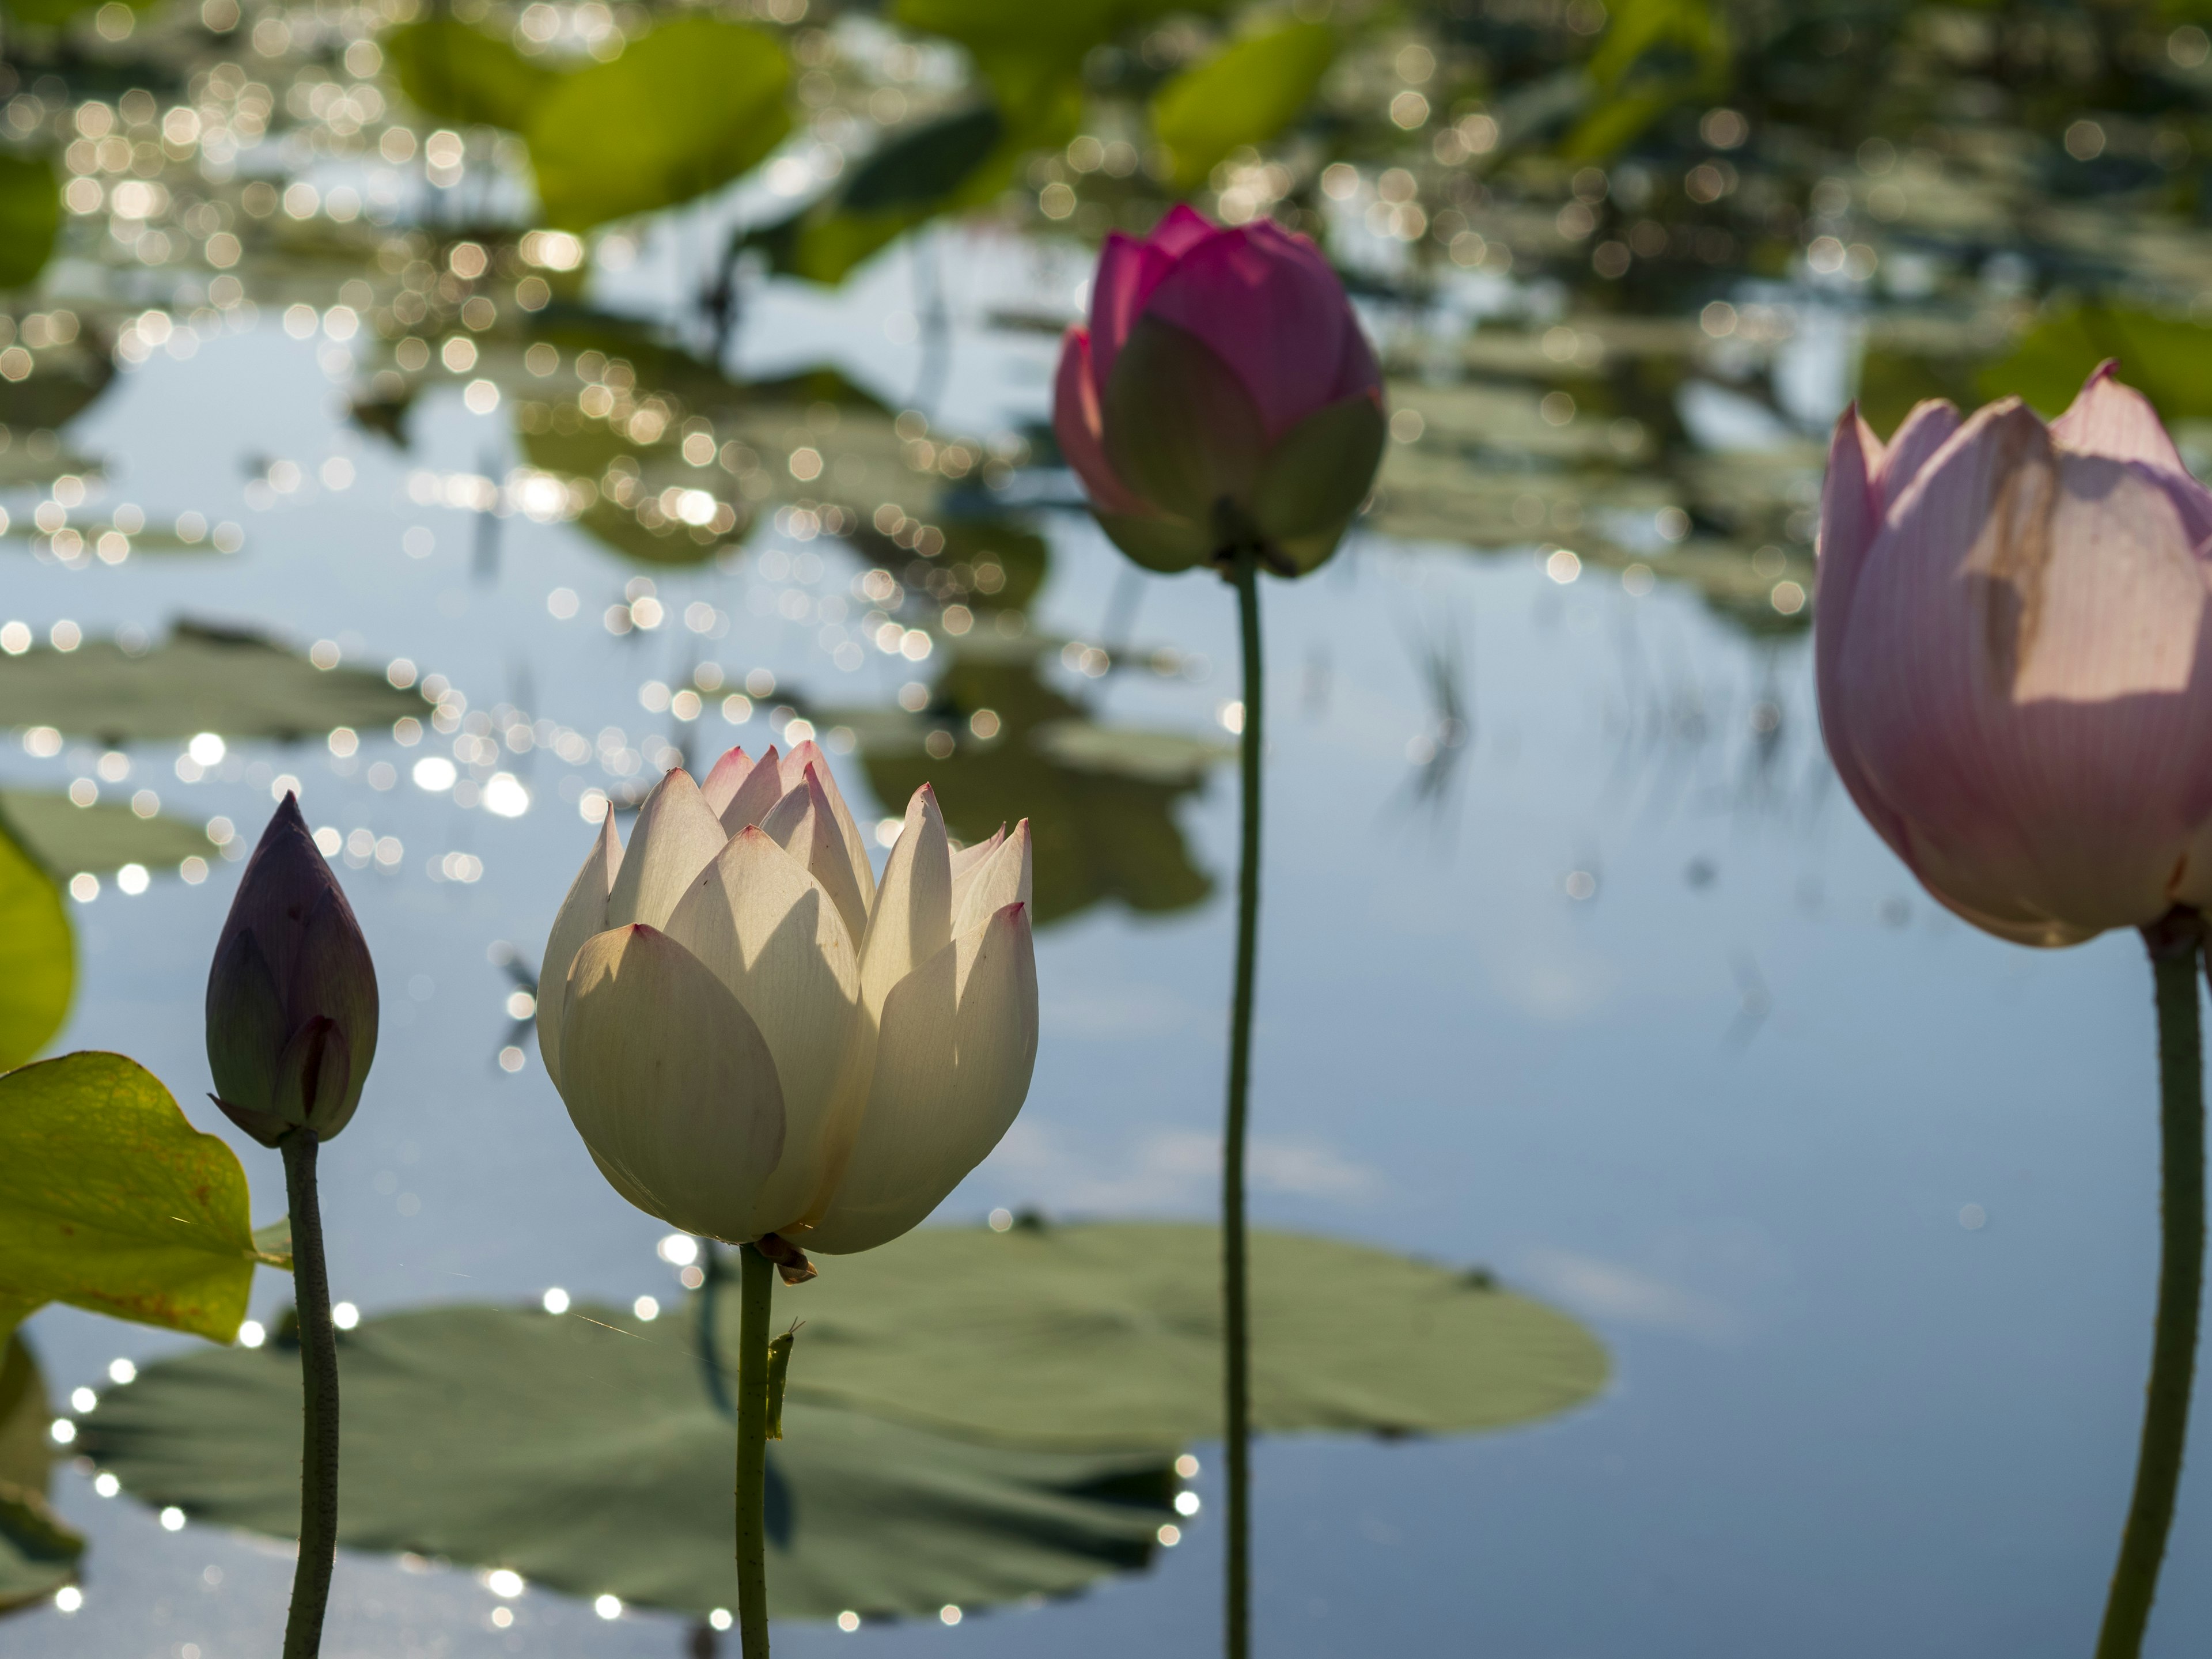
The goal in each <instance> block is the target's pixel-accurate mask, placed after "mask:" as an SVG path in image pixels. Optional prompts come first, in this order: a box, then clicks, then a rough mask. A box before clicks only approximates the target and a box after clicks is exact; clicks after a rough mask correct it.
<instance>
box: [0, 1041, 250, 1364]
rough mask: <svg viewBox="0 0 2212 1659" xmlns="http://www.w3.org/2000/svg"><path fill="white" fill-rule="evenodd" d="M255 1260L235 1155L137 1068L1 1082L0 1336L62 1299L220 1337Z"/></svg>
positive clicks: (100, 1067)
mask: <svg viewBox="0 0 2212 1659" xmlns="http://www.w3.org/2000/svg"><path fill="white" fill-rule="evenodd" d="M255 1255H256V1250H255V1245H254V1242H253V1234H252V1224H251V1223H250V1222H249V1221H248V1220H247V1218H246V1172H245V1171H244V1170H241V1169H240V1167H239V1163H238V1158H237V1155H236V1154H235V1153H234V1152H232V1151H231V1150H230V1148H229V1147H228V1146H226V1145H225V1144H224V1143H223V1142H222V1141H221V1140H219V1139H216V1137H215V1136H213V1135H209V1134H202V1133H200V1132H199V1131H198V1130H197V1129H195V1128H193V1127H192V1126H191V1124H190V1123H189V1122H187V1121H185V1115H184V1113H183V1112H181V1111H179V1109H178V1108H177V1103H176V1102H175V1101H174V1100H173V1099H172V1098H171V1097H170V1095H169V1091H167V1089H165V1088H163V1087H162V1086H161V1079H159V1078H156V1077H155V1075H154V1074H153V1073H151V1072H149V1071H148V1070H146V1068H145V1067H144V1066H140V1065H139V1064H138V1063H137V1061H136V1060H127V1059H125V1057H124V1056H123V1055H121V1054H100V1053H96V1052H92V1053H84V1054H64V1055H63V1056H62V1057H61V1058H60V1059H58V1060H46V1061H43V1062H41V1063H40V1064H39V1065H36V1066H24V1067H23V1068H21V1070H20V1071H15V1072H10V1073H8V1074H7V1075H6V1076H4V1077H0V1332H4V1331H7V1330H11V1329H13V1328H14V1327H15V1324H16V1323H17V1322H19V1321H21V1319H22V1318H23V1317H24V1316H26V1315H27V1314H29V1313H31V1312H32V1311H33V1310H35V1309H37V1308H39V1307H41V1306H43V1305H44V1304H46V1303H49V1302H66V1303H68V1304H70V1305H71V1306H72V1307H78V1308H84V1309H88V1310H90V1311H92V1312H94V1313H104V1314H109V1315H112V1316H114V1317H116V1318H118V1319H129V1320H135V1321H137V1322H138V1323H140V1324H144V1325H161V1326H166V1327H167V1328H169V1329H171V1330H179V1331H189V1332H191V1333H192V1334H194V1335H196V1336H204V1337H207V1338H209V1339H210V1340H213V1341H216V1342H228V1341H229V1340H230V1339H231V1338H232V1337H233V1336H234V1335H236V1334H237V1332H238V1326H239V1322H240V1320H241V1319H243V1318H244V1317H245V1316H246V1293H247V1291H249V1290H251V1288H252V1283H253V1262H254V1258H255Z"/></svg>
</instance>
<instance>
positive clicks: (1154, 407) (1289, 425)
mask: <svg viewBox="0 0 2212 1659" xmlns="http://www.w3.org/2000/svg"><path fill="white" fill-rule="evenodd" d="M1053 401H1054V407H1053V429H1054V432H1055V433H1056V434H1057V435H1058V437H1059V440H1060V451H1061V453H1063V454H1064V455H1065V456H1066V459H1067V464H1068V465H1070V466H1072V467H1073V468H1074V469H1075V472H1076V476H1077V477H1079V478H1080V479H1082V481H1083V487H1084V489H1085V490H1086V491H1088V492H1089V494H1090V496H1091V507H1092V508H1093V510H1094V511H1095V512H1096V513H1097V515H1098V522H1099V524H1100V525H1101V526H1103V528H1104V530H1105V532H1106V533H1107V534H1108V535H1109V536H1110V537H1111V538H1113V539H1114V542H1115V545H1116V546H1118V547H1120V548H1121V550H1122V551H1123V552H1124V553H1127V555H1128V556H1130V557H1131V558H1133V559H1134V560H1135V561H1136V562H1138V563H1139V564H1141V565H1144V566H1146V567H1147V568H1150V569H1153V570H1164V571H1175V570H1188V569H1190V568H1193V567H1194V566H1196V565H1200V564H1204V563H1206V562H1209V561H1212V560H1214V559H1218V558H1220V557H1222V556H1224V555H1225V554H1227V553H1230V552H1232V551H1234V550H1236V549H1237V548H1238V547H1245V546H1249V547H1254V548H1256V549H1257V550H1258V552H1259V554H1260V557H1261V561H1262V562H1263V563H1264V564H1266V565H1267V567H1268V568H1272V569H1273V570H1275V571H1277V572H1278V573H1279V574H1283V575H1288V576H1295V575H1301V574H1304V573H1305V572H1306V571H1309V570H1311V569H1312V568H1314V567H1315V566H1316V565H1318V564H1320V563H1321V562H1322V561H1323V560H1325V559H1327V558H1328V556H1329V555H1330V554H1331V553H1333V552H1334V551H1335V550H1336V544H1337V543H1338V542H1339V541H1340V540H1341V539H1342V538H1343V536H1344V532H1345V531H1346V529H1347V528H1348V527H1349V526H1350V525H1351V522H1352V517H1353V515H1354V514H1355V513H1358V511H1359V508H1360V506H1361V504H1362V503H1363V502H1364V501H1365V500H1366V499H1367V492H1368V490H1369V489H1370V487H1371V486H1372V484H1373V483H1374V481H1375V471H1376V467H1377V466H1378V465H1380V464H1381V462H1382V459H1383V437H1384V434H1385V424H1384V420H1383V373H1382V370H1381V369H1380V368H1378V367H1377V366H1376V362H1375V354H1374V352H1373V351H1372V350H1370V349H1369V347H1368V344H1367V339H1366V337H1365V336H1364V334H1362V333H1361V332H1360V331H1359V320H1358V318H1357V317H1355V316H1354V315H1353V314H1352V305H1351V301H1348V300H1347V299H1346V297H1345V293H1344V285H1343V284H1342V283H1340V282H1339V281H1338V280H1337V277H1336V273H1335V271H1334V270H1331V269H1330V268H1329V264H1328V260H1327V259H1325V258H1322V255H1321V252H1320V251H1319V250H1318V249H1316V247H1315V246H1314V245H1313V244H1312V243H1311V242H1310V241H1308V240H1306V239H1305V238H1304V237H1303V236H1296V235H1292V234H1289V233H1288V232H1285V231H1284V230H1283V229H1281V228H1279V226H1277V225H1275V224H1273V223H1272V222H1269V221H1267V220H1265V219H1261V220H1258V221H1255V222H1253V223H1251V224H1249V225H1237V226H1233V227H1229V228H1222V227H1219V226H1216V225H1212V224H1209V223H1207V222H1206V220H1205V219H1203V218H1201V217H1200V216H1199V215H1198V214H1196V213H1194V212H1193V211H1192V210H1190V209H1189V208H1188V207H1178V208H1176V210H1174V211H1173V212H1171V213H1170V214H1169V215H1168V216H1167V217H1166V218H1165V219H1164V220H1162V221H1161V222H1160V225H1159V228H1158V229H1157V230H1155V231H1154V232H1153V233H1152V236H1151V238H1150V239H1149V240H1146V241H1142V242H1139V241H1134V240H1131V239H1130V238H1128V237H1127V236H1123V235H1121V234H1119V233H1118V232H1117V233H1115V234H1113V235H1109V237H1108V238H1107V239H1106V247H1105V251H1104V252H1103V253H1101V254H1100V255H1099V258H1098V271H1097V276H1096V277H1095V278H1094V279H1093V280H1092V283H1091V326H1090V327H1089V328H1088V329H1083V328H1072V329H1070V330H1068V331H1067V337H1066V343H1064V344H1063V346H1062V348H1061V350H1060V374H1059V380H1058V382H1057V384H1056V386H1054V400H1053Z"/></svg>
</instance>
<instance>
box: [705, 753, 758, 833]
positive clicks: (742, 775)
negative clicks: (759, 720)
mask: <svg viewBox="0 0 2212 1659" xmlns="http://www.w3.org/2000/svg"><path fill="white" fill-rule="evenodd" d="M752 770H753V762H752V757H750V756H749V755H747V754H746V753H745V751H744V750H743V749H742V748H736V749H730V750H725V751H724V753H723V755H722V758H721V759H720V760H718V761H716V762H715V763H714V770H713V771H711V772H709V773H708V774H707V781H705V782H704V783H702V784H701V785H700V786H699V793H700V794H701V795H702V796H704V797H705V798H706V802H707V807H708V811H711V812H713V813H714V815H715V816H716V817H720V816H721V814H722V809H723V808H725V807H726V806H727V805H729V804H730V798H731V797H732V795H734V794H736V793H738V787H740V786H741V785H742V784H743V783H744V781H745V779H746V778H747V777H748V776H749V775H750V774H751V773H752ZM739 827H740V828H742V827H743V826H742V825H741V826H739Z"/></svg>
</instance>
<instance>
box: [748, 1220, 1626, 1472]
mask: <svg viewBox="0 0 2212 1659" xmlns="http://www.w3.org/2000/svg"><path fill="white" fill-rule="evenodd" d="M1219 1261H1220V1243H1219V1235H1218V1233H1217V1232H1216V1231H1214V1230H1213V1229H1212V1228H1211V1227H1205V1226H1193V1225H1179V1224H1171V1223H1158V1224H1152V1223H1133V1222H1112V1223H1093V1224H1086V1225H1071V1226H1064V1227H1063V1226H1046V1227H1017V1228H1015V1229H1014V1230H1013V1231H1011V1232H1006V1233H994V1232H991V1231H987V1230H985V1229H983V1228H980V1227H977V1228H972V1229H971V1228H961V1227H929V1228H924V1229H922V1230H921V1231H918V1232H914V1233H909V1234H908V1236H907V1237H904V1238H902V1239H900V1240H898V1241H897V1242H896V1243H892V1244H890V1245H886V1246H885V1247H884V1249H879V1250H871V1251H868V1252H867V1253H866V1254H865V1255H852V1256H836V1257H832V1258H829V1260H828V1261H826V1262H825V1263H824V1264H823V1273H822V1277H821V1278H820V1279H817V1280H815V1281H813V1282H812V1283H811V1284H809V1285H807V1286H806V1287H805V1289H804V1290H802V1291H794V1292H793V1293H791V1294H789V1295H787V1296H786V1297H783V1298H782V1299H781V1302H780V1303H779V1304H778V1305H779V1306H787V1307H788V1309H789V1310H790V1311H792V1312H793V1313H794V1314H798V1315H799V1316H803V1317H804V1318H805V1321H806V1340H805V1345H804V1346H802V1348H801V1349H800V1352H799V1358H797V1359H795V1360H794V1361H793V1365H792V1371H791V1384H790V1386H791V1391H792V1392H791V1397H792V1398H793V1399H794V1400H810V1401H835V1402H836V1403H837V1404H840V1405H845V1406H850V1407H857V1408H860V1409H862V1410H866V1411H872V1412H880V1413H883V1414H884V1415H885V1416H888V1417H893V1418H896V1419H900V1420H901V1421H904V1422H910V1423H917V1424H921V1425H926V1426H928V1427H931V1428H934V1429H939V1430H941V1431H946V1432H950V1433H957V1434H962V1435H967V1436H973V1437H978V1438H981V1439H987V1440H991V1441H994V1442H999V1443H1012V1444H1021V1445H1038V1446H1057V1447H1073V1446H1086V1445H1129V1444H1146V1443H1150V1444H1153V1445H1158V1446H1174V1445H1178V1444H1182V1443H1185V1442H1187V1441H1190V1440H1194V1439H1201V1438H1206V1437H1211V1436H1215V1435H1218V1434H1219V1433H1220V1431H1221V1427H1220V1407H1221V1384H1220V1376H1221V1370H1220V1367H1221V1335H1220V1318H1221V1289H1220V1280H1219V1275H1218V1266H1217V1264H1218V1262H1219ZM1252 1298H1253V1299H1252V1330H1253V1356H1252V1365H1253V1373H1252V1376H1253V1381H1252V1396H1253V1414H1254V1415H1253V1421H1254V1425H1255V1426H1256V1427H1258V1428H1260V1429H1263V1430H1266V1431H1269V1432H1272V1433H1283V1432H1288V1431H1297V1430H1337V1431H1379V1432H1386V1433H1397V1432H1410V1433H1428V1434H1446V1433H1452V1432H1455V1431H1468V1430H1474V1429H1492V1428H1499V1427H1503V1426H1504V1425H1509V1424H1514V1423H1525V1422H1529V1421H1533V1420H1534V1419H1539V1418H1543V1417H1548V1416H1551V1415H1552V1414H1553V1413H1557V1412H1561V1411H1565V1410H1566V1409H1567V1408H1568V1407H1571V1406H1576V1405H1579V1404H1580V1403H1582V1402H1583V1401H1586V1400H1588V1399H1589V1397H1590V1396H1591V1395H1594V1394H1595V1393H1596V1392H1597V1390H1598V1389H1600V1388H1601V1386H1602V1385H1603V1384H1604V1382H1605V1377H1606V1357H1605V1350H1604V1349H1603V1348H1602V1347H1601V1346H1599V1344H1598V1341H1597V1339H1596V1338H1595V1337H1594V1336H1592V1335H1591V1334H1589V1332H1588V1331H1586V1330H1584V1329H1583V1328H1582V1327H1581V1326H1580V1325H1578V1324H1577V1323H1576V1322H1574V1321H1573V1320H1571V1319H1570V1318H1568V1317H1567V1316H1565V1314H1562V1313H1559V1312H1558V1311H1557V1310H1553V1309H1551V1308H1547V1307H1546V1306H1544V1305H1543V1304H1541V1303H1537V1302H1532V1301H1529V1300H1528V1299H1526V1298H1525V1297H1519V1296H1516V1295H1513V1294H1512V1293H1510V1292H1509V1291H1502V1290H1498V1289H1497V1288H1496V1287H1495V1286H1494V1285H1492V1282H1491V1280H1490V1278H1489V1276H1488V1274H1486V1273H1455V1272H1453V1271H1452V1270H1450V1269H1449V1268H1445V1267H1436V1266H1432V1265H1431V1264H1428V1263H1425V1262H1420V1261H1410V1260H1408V1259H1407V1258H1406V1257H1404V1256H1400V1255H1390V1254H1389V1253H1388V1252H1386V1251H1383V1250H1378V1249H1371V1248H1370V1247H1368V1246H1365V1245H1360V1244H1351V1243H1343V1242H1341V1241H1338V1240H1334V1239H1322V1238H1311V1237H1301V1236H1299V1235H1297V1234H1292V1233H1278V1232H1255V1234H1253V1236H1252ZM732 1311H733V1312H734V1310H732Z"/></svg>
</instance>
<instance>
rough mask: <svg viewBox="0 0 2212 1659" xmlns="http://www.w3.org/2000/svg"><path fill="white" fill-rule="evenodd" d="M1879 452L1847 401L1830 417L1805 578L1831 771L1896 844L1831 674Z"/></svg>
mask: <svg viewBox="0 0 2212 1659" xmlns="http://www.w3.org/2000/svg"><path fill="white" fill-rule="evenodd" d="M1881 459H1882V449H1881V441H1879V440H1878V439H1876V438H1875V435H1874V430H1873V428H1870V427H1869V426H1868V425H1867V423H1866V422H1865V421H1864V420H1863V419H1862V418H1861V417H1860V416H1859V412H1858V406H1857V404H1853V405H1852V406H1851V407H1850V408H1849V409H1847V410H1844V413H1843V416H1842V418H1840V419H1839V420H1838V421H1837V422H1836V431H1835V435H1834V436H1833V437H1832V438H1831V439H1830V440H1829V441H1828V474H1827V477H1826V482H1825V483H1823V484H1822V486H1821V490H1820V549H1819V562H1818V563H1817V564H1816V565H1815V567H1814V579H1813V580H1814V604H1813V664H1814V685H1815V687H1816V689H1817V691H1818V694H1819V701H1820V735H1821V737H1822V738H1824V739H1825V740H1826V744H1827V748H1828V757H1829V759H1830V760H1831V761H1832V762H1833V763H1834V764H1835V768H1836V775H1837V776H1838V778H1840V779H1841V780H1842V781H1843V785H1844V788H1845V789H1846V790H1848V791H1849V792H1850V797H1851V799H1852V800H1854V801H1855V802H1857V805H1858V809H1859V811H1862V812H1863V813H1865V814H1866V816H1867V819H1868V821H1869V823H1872V824H1873V825H1874V827H1875V833H1877V834H1878V835H1880V836H1881V838H1882V839H1883V840H1884V841H1886V842H1888V843H1889V844H1890V847H1891V848H1893V850H1897V851H1899V852H1901V851H1902V850H1903V848H1902V842H1901V836H1902V833H1903V827H1902V825H1900V824H1899V822H1898V821H1897V815H1896V813H1895V812H1894V811H1892V810H1891V809H1890V807H1889V806H1888V805H1887V803H1885V802H1883V801H1881V799H1877V798H1876V797H1875V793H1874V791H1873V788H1872V787H1871V786H1870V785H1869V783H1868V781H1867V778H1866V773H1865V769H1863V767H1861V766H1860V764H1859V763H1858V758H1857V756H1856V755H1855V754H1854V753H1853V751H1852V747H1851V740H1850V729H1849V720H1850V707H1849V704H1848V702H1847V701H1846V700H1845V699H1844V697H1843V696H1839V695H1838V690H1837V681H1836V674H1837V665H1838V662H1839V661H1840V660H1841V658H1842V652H1843V639H1844V624H1845V623H1846V622H1847V621H1848V620H1849V619H1850V614H1851V592H1852V589H1853V588H1854V587H1855V586H1857V582H1858V578H1859V572H1860V570H1861V569H1862V568H1863V566H1864V564H1865V562H1866V554H1867V550H1868V549H1869V547H1871V546H1872V545H1873V544H1874V538H1875V532H1877V531H1878V530H1879V529H1880V528H1881V489H1880V485H1879V483H1878V482H1877V473H1878V471H1879V469H1880V467H1881Z"/></svg>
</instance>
